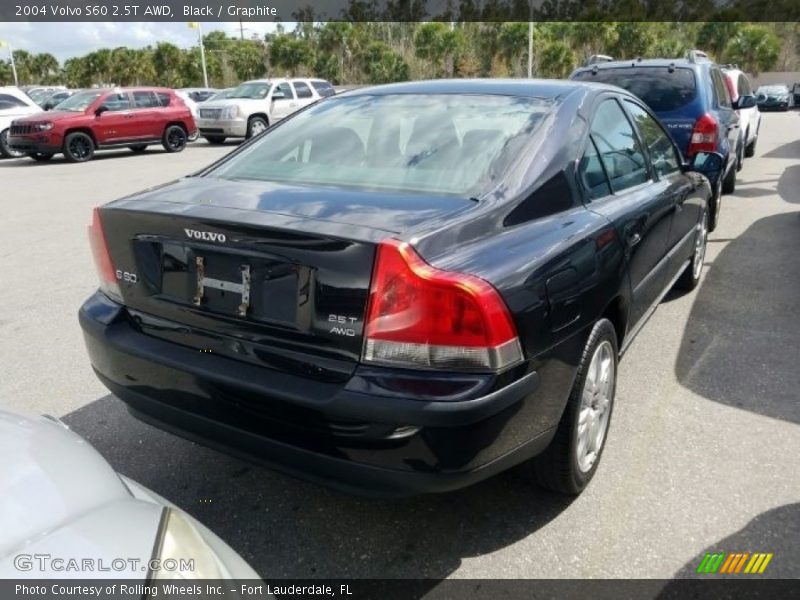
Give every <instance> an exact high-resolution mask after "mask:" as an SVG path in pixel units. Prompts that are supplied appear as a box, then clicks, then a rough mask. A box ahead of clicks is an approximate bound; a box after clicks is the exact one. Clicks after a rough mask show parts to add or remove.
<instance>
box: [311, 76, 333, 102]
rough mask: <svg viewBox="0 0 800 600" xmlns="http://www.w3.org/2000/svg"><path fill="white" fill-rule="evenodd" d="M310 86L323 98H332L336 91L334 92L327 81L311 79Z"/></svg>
mask: <svg viewBox="0 0 800 600" xmlns="http://www.w3.org/2000/svg"><path fill="white" fill-rule="evenodd" d="M311 85H313V86H314V89H315V90H317V93H318V94H319V95H320V96H322V97H323V98H325V97H327V96H333V95H334V94H335V93H336V90H334V89H333V86H332V85H331V84H330V83H328V82H327V81H316V80H313V79H312V80H311Z"/></svg>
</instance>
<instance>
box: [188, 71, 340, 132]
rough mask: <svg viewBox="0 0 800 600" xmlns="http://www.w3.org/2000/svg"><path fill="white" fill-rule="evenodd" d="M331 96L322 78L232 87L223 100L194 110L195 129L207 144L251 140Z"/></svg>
mask: <svg viewBox="0 0 800 600" xmlns="http://www.w3.org/2000/svg"><path fill="white" fill-rule="evenodd" d="M332 94H333V86H332V85H331V84H330V83H328V82H327V81H324V80H322V79H256V80H254V81H246V82H245V83H242V84H240V85H239V86H238V87H237V88H235V89H234V90H233V91H232V92H231V94H230V95H229V96H228V97H227V98H225V99H224V100H219V101H211V102H203V103H202V104H200V105H199V107H198V113H199V114H198V119H197V127H198V129H199V130H200V135H202V136H203V137H204V138H205V139H206V140H208V142H209V143H211V144H221V143H222V142H224V141H225V139H226V138H229V137H234V138H251V137H253V136H255V135H258V134H260V133H263V132H264V131H265V130H266V129H267V127H269V126H270V125H272V124H273V123H276V122H277V121H280V120H281V119H283V118H284V117H287V116H289V115H290V114H292V113H293V112H295V111H297V110H299V109H301V108H303V107H305V106H308V105H309V104H312V103H313V102H316V101H317V100H319V99H320V98H323V97H325V96H330V95H332Z"/></svg>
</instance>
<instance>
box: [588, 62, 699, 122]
mask: <svg viewBox="0 0 800 600" xmlns="http://www.w3.org/2000/svg"><path fill="white" fill-rule="evenodd" d="M573 79H578V80H580V81H595V82H597V83H607V84H609V85H616V86H617V87H621V88H623V89H626V90H628V91H629V92H631V93H632V94H635V95H637V96H639V98H641V99H642V100H644V102H645V104H647V105H648V106H649V107H650V108H651V109H652V110H653V111H655V112H669V111H673V110H678V109H680V108H683V107H684V106H687V105H688V104H691V103H692V102H693V101H694V99H695V98H696V96H697V82H696V80H695V76H694V71H692V70H691V69H683V68H680V67H677V68H674V69H672V70H670V68H669V67H623V68H619V69H598V70H597V72H596V73H593V72H592V71H588V70H587V71H580V72H578V73H576V74H575V75H574V76H573Z"/></svg>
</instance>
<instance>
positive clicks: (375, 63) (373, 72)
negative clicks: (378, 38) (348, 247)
mask: <svg viewBox="0 0 800 600" xmlns="http://www.w3.org/2000/svg"><path fill="white" fill-rule="evenodd" d="M361 65H362V69H363V71H364V74H365V75H366V78H367V82H368V83H391V82H393V81H406V80H407V79H408V78H409V69H408V64H407V63H406V62H405V61H404V60H403V57H402V56H400V55H399V54H398V53H397V52H395V51H394V50H392V49H391V47H390V46H388V45H387V44H384V43H383V42H372V43H371V44H370V45H369V46H367V48H366V50H365V51H364V52H363V54H362V55H361Z"/></svg>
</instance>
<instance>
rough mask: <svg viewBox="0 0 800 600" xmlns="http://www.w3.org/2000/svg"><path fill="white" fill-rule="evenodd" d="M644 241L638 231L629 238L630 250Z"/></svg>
mask: <svg viewBox="0 0 800 600" xmlns="http://www.w3.org/2000/svg"><path fill="white" fill-rule="evenodd" d="M641 241H642V234H641V233H639V232H638V231H635V232H634V233H632V234H631V235H630V236H628V248H633V247H634V246H635V245H636V244H638V243H639V242H641Z"/></svg>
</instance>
